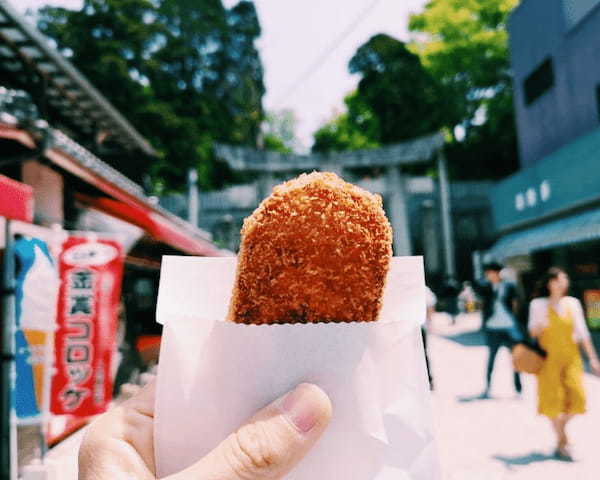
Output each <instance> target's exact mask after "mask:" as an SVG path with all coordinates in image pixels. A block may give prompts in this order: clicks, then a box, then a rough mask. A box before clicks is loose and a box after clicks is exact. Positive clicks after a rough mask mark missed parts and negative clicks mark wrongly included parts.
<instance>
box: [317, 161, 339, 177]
mask: <svg viewBox="0 0 600 480" xmlns="http://www.w3.org/2000/svg"><path fill="white" fill-rule="evenodd" d="M321 171H322V172H332V173H335V174H336V175H337V176H338V177H341V178H344V166H343V165H342V164H341V163H339V162H336V161H335V160H331V159H329V160H328V161H327V162H325V163H323V165H322V167H321Z"/></svg>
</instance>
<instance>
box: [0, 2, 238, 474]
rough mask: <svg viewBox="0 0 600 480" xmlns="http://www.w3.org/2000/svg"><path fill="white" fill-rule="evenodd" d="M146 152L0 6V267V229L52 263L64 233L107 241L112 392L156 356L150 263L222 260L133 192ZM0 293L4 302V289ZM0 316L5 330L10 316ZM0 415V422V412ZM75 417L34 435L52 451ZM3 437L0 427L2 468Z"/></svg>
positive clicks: (22, 450) (30, 433) (28, 442)
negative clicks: (116, 271) (39, 246)
mask: <svg viewBox="0 0 600 480" xmlns="http://www.w3.org/2000/svg"><path fill="white" fill-rule="evenodd" d="M154 155H155V151H154V149H153V148H152V146H151V145H150V144H149V143H148V142H147V141H146V140H145V139H144V138H143V137H142V135H140V133H139V132H138V131H137V130H136V129H135V127H134V126H133V125H131V124H130V123H129V122H128V121H127V120H126V119H125V117H124V116H123V115H122V114H121V113H120V112H118V111H117V110H116V109H115V108H114V107H113V106H112V105H111V104H110V102H109V101H108V100H107V99H106V98H105V97H104V96H103V95H102V93H101V92H99V91H98V90H96V89H95V88H94V86H93V85H92V84H91V83H90V81H89V80H88V79H86V78H85V77H83V75H81V73H80V72H78V71H77V69H76V68H75V67H74V66H73V65H72V64H70V63H69V62H68V60H67V59H65V58H64V57H63V56H61V55H60V54H59V53H58V52H57V51H56V50H55V49H53V47H52V46H51V45H49V43H48V42H47V40H46V39H45V38H44V37H43V36H42V35H41V34H40V33H39V32H37V31H36V30H35V28H34V27H33V26H31V25H30V24H29V23H28V22H27V21H25V20H24V19H23V18H22V17H20V16H19V15H18V14H17V13H16V11H15V10H14V8H12V7H11V6H10V4H9V3H8V2H6V1H5V0H0V253H2V254H3V255H2V262H1V264H2V267H3V268H5V267H6V266H7V261H6V258H7V256H6V255H5V253H6V249H5V247H6V245H7V241H6V240H7V238H6V235H5V231H7V232H8V235H9V236H10V237H9V242H8V243H9V244H10V243H11V241H14V240H15V239H18V238H19V237H20V236H23V237H33V238H35V239H39V240H40V241H42V242H44V244H45V245H47V246H48V249H49V251H50V252H51V254H52V256H53V257H54V259H55V260H56V259H58V256H59V254H60V252H61V248H62V246H63V245H64V241H65V239H66V238H68V237H69V236H70V235H71V236H73V235H80V236H89V237H90V238H95V237H96V236H97V237H98V238H108V239H111V240H112V241H115V242H118V244H119V246H120V248H121V249H122V252H123V254H124V255H123V257H124V269H123V278H120V279H119V283H120V284H122V289H121V300H120V307H119V318H118V320H116V319H111V320H110V321H111V322H112V321H117V322H118V324H119V326H120V327H119V336H118V342H117V343H115V345H114V347H115V348H114V354H115V360H114V361H113V365H115V366H117V367H118V368H116V369H115V372H112V373H113V375H114V374H115V373H116V381H115V388H116V389H118V386H119V384H120V383H123V382H126V381H129V380H131V378H132V375H134V374H135V372H139V371H142V370H143V369H144V368H145V367H146V366H147V364H148V362H147V361H152V360H155V359H156V356H157V347H156V342H157V341H158V340H159V335H160V329H159V326H158V325H157V324H156V322H155V318H154V310H155V301H156V294H157V288H158V279H159V272H160V262H161V258H162V256H163V255H198V256H224V255H231V253H230V252H227V251H224V250H221V249H219V248H217V247H216V246H215V244H214V243H213V242H212V237H211V235H210V234H208V233H206V232H204V231H202V230H200V229H198V228H196V227H194V226H193V225H191V224H190V223H188V222H186V221H184V220H182V219H181V218H179V217H177V216H176V215H174V214H173V213H170V212H168V211H167V210H165V209H163V208H162V207H161V206H160V205H159V204H158V199H156V198H153V197H151V196H149V195H148V194H147V192H146V191H145V190H144V188H143V187H142V186H140V184H139V182H140V181H141V180H142V178H143V172H144V168H145V165H147V164H148V162H149V160H150V159H151V158H152V157H153V156H154ZM115 159H119V160H118V161H116V160H115ZM132 165H134V166H136V167H135V169H134V170H136V171H137V172H139V176H138V177H137V178H135V180H136V181H134V180H132V179H130V178H128V177H127V176H125V175H124V174H123V173H122V172H123V171H128V172H129V171H130V170H131V167H132ZM15 195H17V196H18V198H17V197H16V196H15ZM17 200H18V201H17ZM15 209H16V210H15ZM19 209H20V210H19ZM17 210H18V211H17ZM21 210H23V211H21ZM7 225H8V228H7ZM9 270H10V269H9ZM2 291H3V306H4V307H6V305H7V304H8V303H9V302H7V301H6V296H7V295H13V296H14V288H11V289H6V288H4V286H3V290H2ZM2 311H3V318H2V324H1V325H2V326H3V327H6V325H7V323H8V322H9V320H10V319H9V317H10V312H9V311H8V310H7V308H3V309H2ZM7 312H8V314H7ZM9 331H10V330H9V329H6V328H5V329H4V332H5V334H6V332H9ZM0 337H2V334H0ZM5 353H6V352H2V360H3V362H4V361H5V360H6V361H11V358H12V354H7V355H5ZM4 364H5V363H3V365H4ZM4 380H5V379H4V377H3V382H2V384H3V385H2V387H3V388H2V391H3V392H5V391H6V385H4V383H6V382H5V381H4ZM3 395H4V393H3ZM5 398H6V397H4V396H3V399H5ZM2 405H4V403H2ZM3 408H4V407H3ZM0 414H1V415H2V416H3V418H4V417H6V418H8V415H4V414H6V411H5V410H2V412H1V413H0ZM45 420H48V418H47V417H46V418H45ZM85 421H86V419H85V418H83V419H82V418H70V417H69V416H68V415H66V416H63V417H61V418H55V417H54V416H53V417H52V421H51V422H50V423H51V425H50V428H49V431H46V433H47V435H46V438H47V439H49V440H50V444H54V443H56V442H58V441H60V439H61V438H64V436H65V435H67V434H68V433H69V432H71V431H73V429H75V428H77V427H78V426H80V425H81V424H82V422H85ZM3 425H4V424H3ZM3 428H4V427H3ZM40 428H41V426H40V424H39V422H38V423H35V422H34V423H32V424H31V425H29V426H27V425H25V426H20V427H19V435H18V463H19V466H23V465H25V464H27V463H28V462H29V461H31V460H34V459H36V458H39V456H40V454H41V451H42V450H43V446H41V447H40V445H43V443H44V442H39V444H38V442H36V441H34V440H35V438H38V437H42V435H41V432H40ZM42 430H45V429H42ZM4 440H6V438H5V436H4V430H2V443H3V449H2V453H3V456H2V460H3V461H4V460H6V459H5V458H4V453H5V450H4V444H5V442H4ZM13 453H14V452H13ZM3 465H4V464H3ZM3 468H4V467H3ZM3 474H4V470H3Z"/></svg>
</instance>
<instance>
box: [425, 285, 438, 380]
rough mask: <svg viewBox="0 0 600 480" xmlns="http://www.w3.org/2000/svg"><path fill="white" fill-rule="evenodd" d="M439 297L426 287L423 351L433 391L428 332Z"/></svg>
mask: <svg viewBox="0 0 600 480" xmlns="http://www.w3.org/2000/svg"><path fill="white" fill-rule="evenodd" d="M436 303H437V297H436V296H435V293H433V291H432V290H431V288H429V287H428V286H427V285H425V307H426V310H425V325H421V335H422V336H423V350H424V351H425V365H426V366H427V377H428V378H429V389H430V390H433V376H432V374H431V365H430V363H429V351H428V350H427V330H428V329H429V327H430V326H431V322H432V320H433V314H434V312H435V305H436Z"/></svg>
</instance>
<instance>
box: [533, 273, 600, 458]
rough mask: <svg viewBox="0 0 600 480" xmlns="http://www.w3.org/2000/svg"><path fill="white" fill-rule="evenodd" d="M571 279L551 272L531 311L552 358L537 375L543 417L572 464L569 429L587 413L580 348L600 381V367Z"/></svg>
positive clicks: (561, 454)
mask: <svg viewBox="0 0 600 480" xmlns="http://www.w3.org/2000/svg"><path fill="white" fill-rule="evenodd" d="M568 291H569V277H568V275H567V274H566V273H565V271H564V270H562V269H560V268H556V267H554V268H551V269H550V270H548V272H547V273H546V275H544V277H543V278H542V279H541V280H540V282H539V284H538V287H537V289H536V292H535V297H537V298H535V299H534V300H532V302H531V304H530V306H529V332H530V334H531V336H532V337H534V338H537V339H538V340H539V343H540V346H541V347H542V348H543V349H544V350H545V351H546V353H547V357H546V360H545V361H544V365H543V367H542V369H541V371H540V372H539V373H538V374H537V383H538V412H539V413H540V414H541V415H544V416H546V417H548V418H549V419H550V421H551V422H552V427H553V428H554V432H555V433H556V438H557V447H556V451H555V455H556V456H557V457H559V458H563V459H566V460H569V459H571V453H570V451H569V439H568V437H567V433H566V426H567V424H568V423H569V421H570V420H571V419H572V418H573V416H574V415H577V414H582V413H585V410H586V405H585V403H586V402H585V391H584V388H583V362H582V360H581V354H580V353H579V348H578V347H579V345H581V346H582V347H583V349H584V350H585V353H586V355H587V357H588V358H589V360H590V367H591V370H592V372H594V373H595V374H596V375H600V362H599V361H598V355H597V354H596V351H595V349H594V345H593V344H592V341H591V337H590V333H589V331H588V329H587V326H586V323H585V317H584V314H583V308H582V306H581V303H580V302H579V300H577V299H576V298H574V297H569V296H567V293H568Z"/></svg>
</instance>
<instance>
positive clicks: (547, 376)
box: [537, 306, 585, 418]
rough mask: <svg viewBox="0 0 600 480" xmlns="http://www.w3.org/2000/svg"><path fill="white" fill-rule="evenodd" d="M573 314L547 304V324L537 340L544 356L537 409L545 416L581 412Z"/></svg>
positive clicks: (580, 370) (582, 402)
mask: <svg viewBox="0 0 600 480" xmlns="http://www.w3.org/2000/svg"><path fill="white" fill-rule="evenodd" d="M573 329H574V322H573V315H572V314H571V312H570V310H568V309H566V311H565V313H564V314H563V315H559V314H558V313H557V312H555V311H554V309H553V308H552V307H551V306H548V326H547V327H546V328H545V329H544V330H543V331H542V333H541V335H540V338H539V341H540V345H541V347H542V348H543V349H544V350H546V352H547V353H548V356H547V358H546V361H545V362H544V366H543V367H542V370H541V371H540V373H538V375H537V380H538V412H539V413H540V414H541V415H545V416H547V417H549V418H556V417H557V416H558V415H560V414H561V413H567V414H575V413H585V391H584V388H583V362H582V360H581V354H580V353H579V347H578V346H577V344H576V343H575V341H574V340H573Z"/></svg>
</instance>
